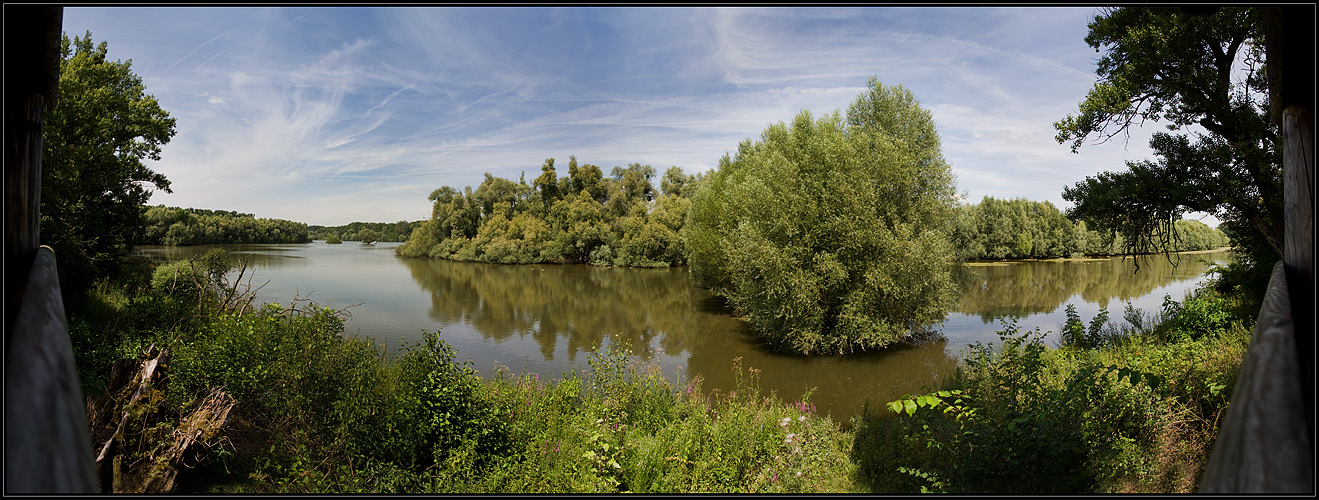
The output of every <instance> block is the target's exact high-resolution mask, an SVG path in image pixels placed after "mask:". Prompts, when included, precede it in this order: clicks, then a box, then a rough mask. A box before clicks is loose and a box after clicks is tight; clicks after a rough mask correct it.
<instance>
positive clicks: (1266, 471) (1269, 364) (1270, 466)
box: [1200, 5, 1315, 494]
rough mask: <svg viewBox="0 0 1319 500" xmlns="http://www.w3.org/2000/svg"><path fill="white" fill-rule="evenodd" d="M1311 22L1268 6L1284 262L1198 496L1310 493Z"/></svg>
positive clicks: (1291, 9)
mask: <svg viewBox="0 0 1319 500" xmlns="http://www.w3.org/2000/svg"><path fill="white" fill-rule="evenodd" d="M1314 19H1315V7H1314V5H1300V6H1287V7H1265V8H1264V19H1263V22H1264V42H1265V50H1266V51H1267V52H1266V57H1267V66H1266V68H1267V70H1268V76H1269V108H1270V115H1271V118H1272V119H1273V121H1274V124H1275V125H1277V126H1278V128H1279V133H1280V135H1281V137H1282V143H1283V146H1282V170H1283V181H1282V182H1283V208H1284V210H1283V217H1284V223H1285V228H1286V229H1285V231H1284V234H1285V237H1284V243H1283V259H1282V262H1279V263H1278V264H1277V265H1276V266H1274V269H1273V276H1272V277H1271V278H1270V280H1269V287H1268V290H1267V293H1266V295H1265V297H1264V304H1263V306H1262V307H1261V308H1260V312H1259V320H1258V321H1257V322H1256V324H1255V331H1254V332H1253V334H1252V336H1251V340H1250V347H1249V348H1248V349H1247V350H1246V358H1245V359H1244V360H1243V361H1242V364H1241V373H1240V375H1239V376H1238V378H1237V384H1236V387H1235V388H1234V389H1233V392H1232V402H1231V405H1229V406H1228V410H1227V416H1226V417H1225V418H1224V419H1223V426H1222V428H1221V429H1220V430H1219V432H1218V439H1217V442H1216V443H1215V445H1214V450H1213V453H1212V454H1211V455H1210V457H1209V463H1208V465H1207V466H1206V467H1205V472H1204V476H1203V478H1202V480H1201V484H1200V492H1202V493H1309V494H1314V452H1315V448H1314V416H1315V411H1314V410H1315V385H1314V377H1315V366H1314V365H1315V295H1314V293H1315V292H1314V286H1315V281H1314V93H1315V85H1314V82H1315V81H1314V46H1315V32H1314V22H1315V21H1314Z"/></svg>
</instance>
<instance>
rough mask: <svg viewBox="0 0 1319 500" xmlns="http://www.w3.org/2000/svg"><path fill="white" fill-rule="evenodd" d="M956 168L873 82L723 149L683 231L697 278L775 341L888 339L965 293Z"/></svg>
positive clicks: (866, 342)
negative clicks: (823, 109)
mask: <svg viewBox="0 0 1319 500" xmlns="http://www.w3.org/2000/svg"><path fill="white" fill-rule="evenodd" d="M954 207H955V186H954V179H953V175H952V172H951V171H950V169H949V166H948V164H947V162H945V161H944V158H943V154H942V152H941V150H940V144H939V137H938V134H936V132H935V128H934V121H933V119H932V118H931V117H930V113H929V112H928V111H926V110H925V109H922V108H921V107H920V105H919V104H918V103H917V101H916V98H915V97H914V96H913V95H912V94H911V92H910V91H908V90H906V89H905V88H903V87H902V86H893V87H890V86H885V85H883V84H882V83H879V82H878V81H877V80H875V79H873V78H872V79H871V80H870V82H869V88H868V90H867V91H866V92H864V93H863V94H861V95H860V96H859V97H858V98H857V99H856V101H854V102H853V103H852V105H851V106H850V107H849V108H848V110H847V115H846V116H845V117H844V116H840V114H839V113H838V112H834V113H832V114H828V115H825V116H823V117H821V118H819V119H818V120H817V119H813V118H812V116H811V114H810V112H809V111H802V112H801V113H800V114H798V115H797V117H796V118H795V119H794V120H793V122H792V124H791V125H785V124H783V123H781V122H780V123H778V124H775V125H771V126H770V127H769V128H767V129H765V131H764V133H763V134H762V135H761V139H760V141H759V142H752V141H750V140H746V141H743V142H742V143H741V144H740V145H739V147H738V151H737V153H736V155H733V156H732V157H731V158H730V157H729V156H728V155H725V156H724V157H723V158H722V159H721V160H720V162H719V166H718V168H717V169H716V170H715V171H714V172H713V173H712V174H711V175H710V176H709V177H708V180H707V183H706V184H705V185H704V186H703V187H702V189H701V190H700V191H697V193H696V194H695V195H694V197H693V200H692V206H691V209H690V211H689V212H688V214H689V219H688V222H687V224H686V225H685V228H684V232H685V233H686V234H685V236H686V239H687V243H688V245H689V250H690V252H691V253H690V260H689V264H690V266H691V268H690V269H691V274H692V276H693V278H694V279H696V280H697V282H698V283H699V284H701V285H702V286H704V287H707V288H710V289H711V290H712V291H713V292H714V293H715V294H717V295H720V296H722V297H724V298H726V299H727V300H728V301H729V303H730V304H731V305H732V306H733V307H735V308H736V309H737V310H739V311H741V312H742V313H743V314H744V315H745V316H746V317H747V319H748V320H750V322H751V324H752V326H753V327H754V328H755V329H756V330H757V331H758V332H759V333H760V334H761V335H762V336H763V337H765V338H766V339H767V340H768V341H769V342H770V343H771V344H772V345H775V346H777V347H778V348H780V349H783V350H788V351H795V352H800V353H805V354H827V353H847V352H852V351H859V350H864V349H870V348H878V347H883V346H886V345H890V344H892V343H894V342H897V341H899V340H902V339H904V338H905V337H907V336H908V335H909V334H910V333H911V331H912V330H913V329H916V328H921V327H923V326H927V325H930V324H933V323H935V322H938V321H941V320H942V319H943V318H944V315H945V312H946V310H947V308H948V307H949V305H950V304H951V303H952V301H953V300H955V299H956V297H957V290H956V285H955V280H954V277H953V276H954V270H955V266H956V265H957V263H956V259H955V257H954V252H953V248H952V245H951V244H950V243H949V237H948V235H949V231H950V228H951V224H952V218H953V214H954Z"/></svg>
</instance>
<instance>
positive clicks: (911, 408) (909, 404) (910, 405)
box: [902, 399, 916, 416]
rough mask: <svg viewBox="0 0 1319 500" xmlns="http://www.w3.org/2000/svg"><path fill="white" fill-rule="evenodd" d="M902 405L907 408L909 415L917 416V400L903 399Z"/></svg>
mask: <svg viewBox="0 0 1319 500" xmlns="http://www.w3.org/2000/svg"><path fill="white" fill-rule="evenodd" d="M902 406H903V408H904V409H906V410H907V416H915V415H916V402H915V401H912V400H910V399H906V400H903V401H902Z"/></svg>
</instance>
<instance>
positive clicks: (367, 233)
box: [357, 228, 380, 245]
mask: <svg viewBox="0 0 1319 500" xmlns="http://www.w3.org/2000/svg"><path fill="white" fill-rule="evenodd" d="M379 239H380V235H378V234H376V232H375V230H373V229H370V228H363V229H362V230H361V231H358V232H357V240H358V241H361V242H362V244H363V245H370V244H372V243H375V242H376V241H377V240H379Z"/></svg>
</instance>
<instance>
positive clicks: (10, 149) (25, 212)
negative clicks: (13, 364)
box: [4, 5, 64, 344]
mask: <svg viewBox="0 0 1319 500" xmlns="http://www.w3.org/2000/svg"><path fill="white" fill-rule="evenodd" d="M63 13H64V11H63V10H62V9H61V8H60V7H28V6H22V7H18V6H15V7H10V6H8V5H6V6H5V8H4V17H5V56H4V57H5V75H6V78H5V104H4V108H5V195H4V197H5V257H4V258H5V332H6V339H8V332H9V327H10V326H11V324H12V323H13V321H14V313H15V311H16V310H17V307H18V301H19V298H20V297H21V296H22V294H23V284H24V283H26V282H27V276H28V270H29V269H30V268H31V266H32V259H33V258H34V257H35V256H36V254H37V246H38V245H40V244H41V231H40V229H39V227H38V226H39V224H40V222H41V119H42V114H43V113H44V111H45V110H46V109H47V108H51V107H54V106H55V102H56V98H57V97H58V94H59V76H60V52H59V51H60V27H61V23H62V22H63ZM7 343H8V342H7V341H6V344H7Z"/></svg>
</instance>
